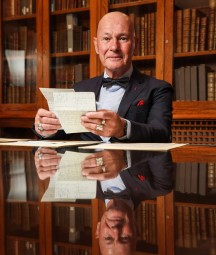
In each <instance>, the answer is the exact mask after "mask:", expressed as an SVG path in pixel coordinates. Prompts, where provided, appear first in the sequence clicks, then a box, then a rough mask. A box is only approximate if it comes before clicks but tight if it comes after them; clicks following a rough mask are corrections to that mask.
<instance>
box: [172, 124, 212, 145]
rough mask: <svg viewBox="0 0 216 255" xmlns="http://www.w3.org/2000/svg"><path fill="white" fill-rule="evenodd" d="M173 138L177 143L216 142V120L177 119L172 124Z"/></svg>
mask: <svg viewBox="0 0 216 255" xmlns="http://www.w3.org/2000/svg"><path fill="white" fill-rule="evenodd" d="M172 140H173V142H177V143H178V142H179V143H191V144H215V143H216V121H215V120H201V121H199V120H194V121H191V120H189V121H182V120H179V121H176V120H175V121H174V122H173V124H172Z"/></svg>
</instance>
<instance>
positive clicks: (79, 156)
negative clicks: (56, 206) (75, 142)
mask: <svg viewBox="0 0 216 255" xmlns="http://www.w3.org/2000/svg"><path fill="white" fill-rule="evenodd" d="M88 155H90V153H80V152H71V151H66V152H65V154H63V156H62V159H61V162H60V165H59V170H58V171H57V173H56V175H55V176H53V177H52V179H50V181H51V183H50V184H49V187H48V189H47V190H46V192H45V194H44V196H43V198H42V201H61V200H62V201H65V200H68V201H69V200H76V199H93V198H95V197H96V187H97V181H96V180H88V179H86V178H85V177H83V176H82V174H81V162H82V161H83V160H84V159H85V158H86V157H87V156H88ZM54 177H55V178H54Z"/></svg>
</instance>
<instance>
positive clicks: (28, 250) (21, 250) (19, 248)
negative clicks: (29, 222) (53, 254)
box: [7, 238, 40, 255]
mask: <svg viewBox="0 0 216 255" xmlns="http://www.w3.org/2000/svg"><path fill="white" fill-rule="evenodd" d="M7 254H10V255H37V254H40V253H39V243H38V242H36V241H35V242H34V241H32V240H17V239H16V240H14V239H12V238H11V239H7Z"/></svg>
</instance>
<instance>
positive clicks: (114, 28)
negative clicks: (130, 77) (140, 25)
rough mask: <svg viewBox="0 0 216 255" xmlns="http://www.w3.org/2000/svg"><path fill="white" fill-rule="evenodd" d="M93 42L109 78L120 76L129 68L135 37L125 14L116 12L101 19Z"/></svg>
mask: <svg viewBox="0 0 216 255" xmlns="http://www.w3.org/2000/svg"><path fill="white" fill-rule="evenodd" d="M94 44H95V50H96V52H97V53H98V54H99V57H100V60H101V63H102V64H103V66H104V67H105V69H106V72H107V74H108V75H109V76H110V77H111V78H117V77H120V76H121V75H122V74H124V73H125V72H126V71H127V70H128V69H129V68H130V66H131V61H132V56H133V53H134V47H135V39H134V32H133V29H132V26H131V23H130V22H129V20H128V19H127V18H126V17H125V16H122V15H118V14H116V15H110V16H108V17H106V18H104V19H102V20H101V22H100V23H99V26H98V33H97V38H94Z"/></svg>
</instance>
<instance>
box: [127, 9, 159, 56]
mask: <svg viewBox="0 0 216 255" xmlns="http://www.w3.org/2000/svg"><path fill="white" fill-rule="evenodd" d="M129 16H130V18H131V19H132V20H133V22H134V24H135V34H136V36H137V38H138V45H137V52H136V55H138V56H145V55H154V54H155V45H156V43H155V39H156V37H155V35H156V12H150V13H145V14H143V16H137V15H136V14H135V13H131V14H130V15H129Z"/></svg>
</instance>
